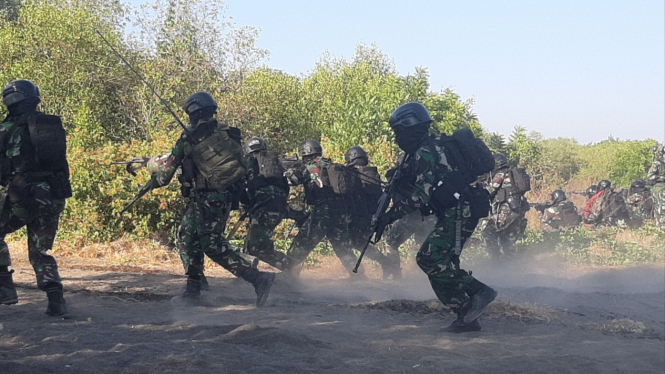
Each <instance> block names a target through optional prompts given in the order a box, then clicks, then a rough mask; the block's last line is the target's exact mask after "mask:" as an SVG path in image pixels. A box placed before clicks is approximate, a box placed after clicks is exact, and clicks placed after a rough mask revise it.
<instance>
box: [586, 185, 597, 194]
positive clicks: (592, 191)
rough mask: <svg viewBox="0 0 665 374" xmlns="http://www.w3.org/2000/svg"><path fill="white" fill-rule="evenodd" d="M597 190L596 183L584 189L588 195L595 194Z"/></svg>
mask: <svg viewBox="0 0 665 374" xmlns="http://www.w3.org/2000/svg"><path fill="white" fill-rule="evenodd" d="M598 191H600V190H599V189H598V185H597V184H594V185H591V186H589V187H588V188H587V189H586V194H587V196H588V197H592V196H593V195H595V194H597V193H598Z"/></svg>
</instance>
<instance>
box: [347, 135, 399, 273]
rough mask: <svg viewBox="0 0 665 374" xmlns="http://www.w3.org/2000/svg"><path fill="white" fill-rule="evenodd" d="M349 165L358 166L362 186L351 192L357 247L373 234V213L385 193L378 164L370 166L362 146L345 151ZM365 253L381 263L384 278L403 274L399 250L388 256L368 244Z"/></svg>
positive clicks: (354, 239) (357, 170)
mask: <svg viewBox="0 0 665 374" xmlns="http://www.w3.org/2000/svg"><path fill="white" fill-rule="evenodd" d="M344 160H345V162H346V166H347V167H349V168H352V170H355V173H357V176H358V177H359V178H360V185H361V186H362V188H361V189H360V190H359V191H357V192H356V193H354V194H353V195H352V197H353V200H354V204H353V206H352V207H350V212H351V225H350V227H349V229H350V230H351V240H353V247H354V248H355V249H358V250H360V249H362V248H363V246H364V245H365V243H367V239H368V238H369V235H370V230H371V222H372V215H373V214H374V213H375V212H376V209H377V203H378V201H379V199H380V198H381V195H382V194H383V190H382V189H381V175H379V172H378V170H377V168H376V167H374V166H369V156H368V155H367V152H366V151H365V150H364V149H363V148H362V147H360V146H354V147H351V148H349V149H348V150H347V151H346V154H345V155H344ZM365 256H367V257H368V258H369V259H371V260H374V261H376V262H378V263H379V265H381V269H382V270H383V279H389V278H390V277H392V278H393V280H396V279H401V278H402V270H401V269H400V258H399V252H397V253H393V252H389V254H388V256H386V255H384V254H383V253H381V252H379V250H377V249H376V247H374V246H373V245H372V244H369V245H368V247H367V251H366V252H365Z"/></svg>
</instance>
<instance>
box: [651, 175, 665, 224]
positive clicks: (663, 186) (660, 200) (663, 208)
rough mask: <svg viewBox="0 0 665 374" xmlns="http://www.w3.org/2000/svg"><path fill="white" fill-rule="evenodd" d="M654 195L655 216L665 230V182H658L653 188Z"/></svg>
mask: <svg viewBox="0 0 665 374" xmlns="http://www.w3.org/2000/svg"><path fill="white" fill-rule="evenodd" d="M651 194H652V195H653V218H654V219H655V220H656V225H657V226H658V227H659V228H660V229H661V230H663V231H665V183H658V184H656V185H655V186H654V187H653V188H652V189H651Z"/></svg>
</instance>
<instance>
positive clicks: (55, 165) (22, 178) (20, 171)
mask: <svg viewBox="0 0 665 374" xmlns="http://www.w3.org/2000/svg"><path fill="white" fill-rule="evenodd" d="M13 126H16V127H17V128H16V129H15V130H14V131H24V130H22V129H20V127H23V128H26V127H27V130H28V131H27V135H28V139H25V138H23V139H21V140H27V142H26V143H22V144H21V145H20V149H21V154H19V155H18V156H15V157H11V158H9V157H7V155H6V154H3V155H1V157H2V162H1V165H2V166H1V169H2V173H1V174H2V177H1V179H2V180H1V184H3V185H6V184H8V183H9V184H10V185H11V184H16V185H17V184H21V185H24V184H29V183H35V182H47V183H48V184H49V186H50V187H51V193H52V195H53V197H54V198H56V199H65V198H68V197H71V196H72V186H71V183H70V181H69V163H68V162H67V133H66V132H65V129H64V127H63V126H62V120H61V119H60V117H58V116H53V115H47V114H44V113H39V112H38V113H36V114H35V115H23V116H20V117H18V118H17V119H16V121H15V122H14V124H13ZM6 134H7V131H3V132H2V138H0V144H2V146H3V148H6V147H7V146H8V142H9V141H10V139H8V138H7V137H6ZM21 135H26V134H25V132H23V133H22V134H21ZM10 190H16V188H10ZM10 197H11V196H10Z"/></svg>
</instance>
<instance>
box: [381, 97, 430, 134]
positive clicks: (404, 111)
mask: <svg viewBox="0 0 665 374" xmlns="http://www.w3.org/2000/svg"><path fill="white" fill-rule="evenodd" d="M432 122H433V120H432V116H431V115H430V114H429V111H428V110H427V108H425V106H424V105H423V104H421V103H418V102H411V103H406V104H403V105H400V106H399V107H398V108H397V109H395V111H394V112H393V114H391V115H390V118H389V119H388V124H389V125H390V127H391V128H393V129H394V128H395V127H406V128H409V127H413V126H418V127H420V126H425V127H426V128H429V126H430V125H431V124H432Z"/></svg>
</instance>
